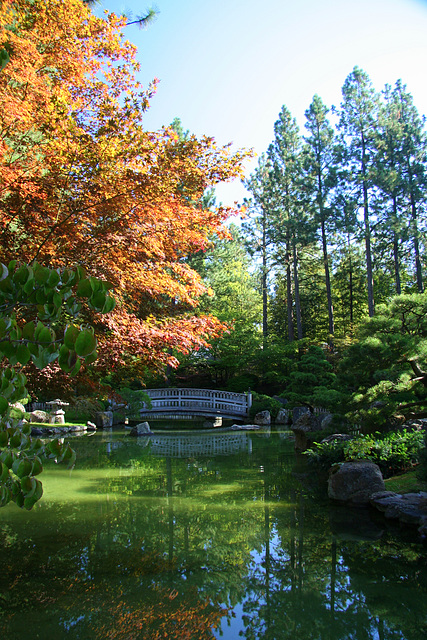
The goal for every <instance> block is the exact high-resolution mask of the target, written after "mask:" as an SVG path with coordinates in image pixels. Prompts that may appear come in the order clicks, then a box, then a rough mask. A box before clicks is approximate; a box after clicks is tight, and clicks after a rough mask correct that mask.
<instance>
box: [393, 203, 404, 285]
mask: <svg viewBox="0 0 427 640" xmlns="http://www.w3.org/2000/svg"><path fill="white" fill-rule="evenodd" d="M396 224H397V198H396V196H395V195H394V196H393V262H394V277H395V282H396V293H397V295H398V296H400V294H401V293H402V285H401V282H400V263H399V242H398V237H397V233H396Z"/></svg>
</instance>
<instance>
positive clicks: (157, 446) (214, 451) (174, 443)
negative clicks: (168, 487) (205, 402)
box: [150, 433, 252, 458]
mask: <svg viewBox="0 0 427 640" xmlns="http://www.w3.org/2000/svg"><path fill="white" fill-rule="evenodd" d="M150 442H151V453H152V454H154V455H156V456H165V457H167V458H191V457H193V456H212V455H223V456H229V455H232V454H234V453H239V452H242V451H247V452H248V453H250V452H251V450H252V442H251V439H250V437H249V436H248V434H247V433H214V434H209V435H208V434H206V435H205V434H201V435H198V434H193V435H186V434H185V435H154V436H151V438H150Z"/></svg>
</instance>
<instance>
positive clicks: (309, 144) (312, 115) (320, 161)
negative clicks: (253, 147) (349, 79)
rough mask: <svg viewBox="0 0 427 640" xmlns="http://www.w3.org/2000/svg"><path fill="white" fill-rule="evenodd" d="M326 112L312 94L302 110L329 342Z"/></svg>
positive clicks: (330, 134)
mask: <svg viewBox="0 0 427 640" xmlns="http://www.w3.org/2000/svg"><path fill="white" fill-rule="evenodd" d="M328 111H329V110H328V109H327V107H326V106H325V105H324V104H323V102H322V100H321V98H320V97H319V96H318V95H315V96H314V98H313V101H312V103H311V105H310V107H309V108H308V109H307V111H306V112H305V117H306V120H307V121H306V124H305V127H306V129H307V131H308V133H309V135H308V136H307V137H306V138H305V141H306V148H305V163H304V178H306V184H307V185H308V187H309V190H310V196H311V204H312V207H313V210H314V216H315V221H316V227H318V228H319V229H320V236H321V242H322V255H323V267H324V272H325V285H326V298H327V305H328V332H329V340H330V341H331V342H332V338H333V335H334V311H333V305H332V289H331V278H330V264H329V262H330V261H329V256H328V242H327V223H328V219H329V218H330V216H331V214H332V212H333V209H332V207H331V203H330V194H331V191H332V189H333V187H334V186H335V184H336V169H335V162H336V154H335V152H334V130H333V128H332V127H331V125H330V123H329V121H328V119H327V117H326V116H327V114H328Z"/></svg>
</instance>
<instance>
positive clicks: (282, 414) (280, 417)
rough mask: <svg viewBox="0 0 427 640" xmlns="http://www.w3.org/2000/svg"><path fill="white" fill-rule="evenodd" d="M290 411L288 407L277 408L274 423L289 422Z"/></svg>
mask: <svg viewBox="0 0 427 640" xmlns="http://www.w3.org/2000/svg"><path fill="white" fill-rule="evenodd" d="M290 419H291V412H290V410H289V409H279V413H278V414H277V416H276V419H275V421H274V423H275V424H289V422H290Z"/></svg>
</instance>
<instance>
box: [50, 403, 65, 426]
mask: <svg viewBox="0 0 427 640" xmlns="http://www.w3.org/2000/svg"><path fill="white" fill-rule="evenodd" d="M46 404H47V405H50V406H51V410H50V415H49V423H50V424H64V423H65V419H64V416H65V411H64V410H63V409H62V407H68V406H69V403H68V402H63V401H62V400H58V399H56V400H50V401H49V402H46Z"/></svg>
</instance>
